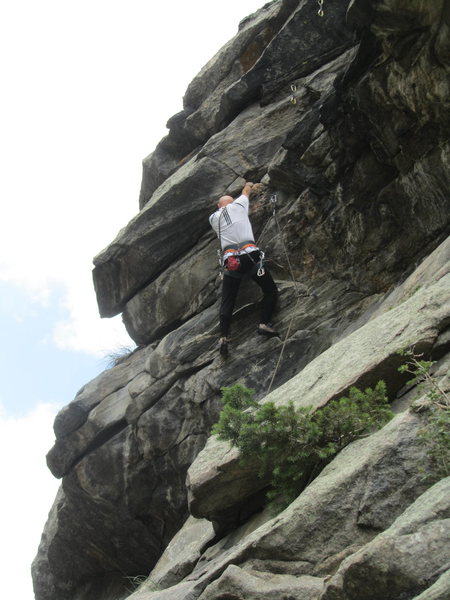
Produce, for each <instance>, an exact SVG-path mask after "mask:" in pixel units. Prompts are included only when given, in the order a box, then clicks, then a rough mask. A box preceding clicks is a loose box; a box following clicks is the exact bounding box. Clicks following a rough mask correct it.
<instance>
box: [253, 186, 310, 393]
mask: <svg viewBox="0 0 450 600" xmlns="http://www.w3.org/2000/svg"><path fill="white" fill-rule="evenodd" d="M270 203H271V204H272V205H273V213H272V216H273V218H274V219H275V223H276V226H277V229H278V233H279V234H280V239H281V243H282V245H283V250H284V253H285V256H286V261H287V264H288V266H289V271H290V273H291V278H292V282H293V284H294V290H295V293H296V296H297V300H296V302H295V306H294V309H293V311H292V312H293V314H292V317H291V319H290V321H289V325H288V328H287V330H286V335H285V336H284V340H283V344H282V346H281V350H280V354H279V356H278V360H277V363H276V365H275V368H274V370H273V373H272V377H271V379H270V383H269V387H268V388H267V394H270V392H271V390H272V385H273V382H274V380H275V376H276V374H277V372H278V369H279V367H280V364H281V359H282V358H283V354H284V349H285V347H286V343H287V341H288V338H289V334H290V332H291V328H292V323H293V322H294V318H295V312H296V310H297V305H298V303H299V301H300V298H302V297H305V296H311V297H313V298H317V294H315V293H314V292H312V293H308V292H307V293H301V292H300V291H299V289H298V284H297V280H296V279H295V275H294V270H293V268H292V264H291V260H290V258H289V252H288V250H287V247H286V243H285V240H284V235H283V231H282V229H281V227H280V223H279V222H278V218H277V212H276V206H277V195H276V194H272V196H271V198H270ZM266 226H267V223H266ZM264 229H265V228H264ZM264 229H263V231H264ZM261 236H262V232H261V235H260V236H259V239H261Z"/></svg>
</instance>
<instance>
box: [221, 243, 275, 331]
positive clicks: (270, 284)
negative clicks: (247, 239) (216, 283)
mask: <svg viewBox="0 0 450 600" xmlns="http://www.w3.org/2000/svg"><path fill="white" fill-rule="evenodd" d="M252 259H253V260H252ZM259 260H260V256H259V252H258V251H255V252H251V253H250V255H247V254H243V255H241V256H239V261H240V263H241V264H240V267H239V270H238V271H231V272H230V271H227V270H226V269H225V273H224V276H223V283H222V303H221V305H220V334H221V336H222V337H227V336H228V333H229V331H230V326H231V316H232V314H233V308H234V304H235V302H236V298H237V295H238V292H239V288H240V285H241V281H242V279H243V278H244V277H251V278H252V279H253V281H254V282H255V283H257V284H258V285H259V287H260V288H261V289H262V291H263V293H264V297H263V301H262V308H261V317H260V323H269V322H270V318H271V316H272V313H273V311H274V308H275V305H276V303H277V296H278V289H277V286H276V285H275V282H274V280H273V279H272V275H271V274H270V273H269V271H268V269H267V267H266V266H264V275H261V277H258V275H257V271H258V268H259V266H260V264H259Z"/></svg>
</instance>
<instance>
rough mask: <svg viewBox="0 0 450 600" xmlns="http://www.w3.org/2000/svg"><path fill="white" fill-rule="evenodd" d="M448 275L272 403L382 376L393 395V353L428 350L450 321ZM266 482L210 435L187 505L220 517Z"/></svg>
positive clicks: (329, 354)
mask: <svg viewBox="0 0 450 600" xmlns="http://www.w3.org/2000/svg"><path fill="white" fill-rule="evenodd" d="M449 289H450V275H449V274H447V275H444V276H443V277H442V278H441V279H440V280H439V281H438V282H437V283H435V284H434V285H431V286H430V287H426V288H423V289H420V290H418V291H417V292H416V293H415V294H414V295H413V296H412V297H411V298H410V299H408V300H406V301H404V302H403V303H401V304H400V305H399V306H397V307H396V308H393V309H392V310H389V311H388V312H386V313H383V314H382V315H380V316H379V317H378V318H376V319H373V320H371V321H369V323H367V324H366V325H365V326H363V327H361V328H360V329H358V330H357V331H355V332H354V333H352V334H350V335H349V336H347V337H345V338H344V339H342V340H341V341H339V342H338V343H336V344H334V345H333V346H332V347H331V348H329V349H328V350H327V351H326V352H324V353H323V354H321V355H320V356H319V357H317V358H316V359H315V360H313V361H312V362H310V363H309V364H308V365H307V366H306V367H305V368H304V369H303V370H302V371H301V372H300V373H299V374H298V375H297V376H295V377H293V378H292V379H290V380H289V381H288V382H287V383H285V384H284V385H283V386H280V387H279V388H278V389H276V390H275V391H273V392H272V393H271V394H269V395H268V396H266V398H265V400H267V401H269V400H271V401H273V402H275V403H277V402H278V403H283V404H284V403H287V402H289V401H293V402H294V404H295V405H297V406H308V405H311V406H315V407H320V406H323V405H324V404H326V403H327V402H329V401H330V400H332V399H333V398H337V397H339V396H344V395H345V393H346V391H347V390H348V389H349V388H350V387H351V386H352V385H355V386H357V387H360V388H362V389H364V387H367V386H368V385H369V384H372V385H373V384H374V383H375V382H376V381H378V380H379V379H384V380H385V381H386V383H387V385H388V390H389V393H390V395H391V397H393V396H394V395H395V393H396V392H397V391H398V390H399V389H400V388H401V387H402V385H403V383H404V380H403V379H402V377H401V376H400V374H399V373H398V371H397V368H398V366H399V365H400V364H401V362H402V358H401V357H400V356H398V355H397V354H396V353H397V352H398V351H399V350H401V349H403V348H405V347H407V346H409V345H411V344H413V345H415V346H416V348H417V351H419V349H420V348H422V349H423V350H427V349H429V348H430V347H431V346H432V345H433V343H434V342H435V341H436V339H437V337H438V334H439V331H440V330H441V329H444V328H445V327H446V325H447V324H448V323H449V321H450V296H449ZM263 486H264V482H262V481H261V480H260V479H258V477H257V476H256V473H254V470H253V471H252V469H250V468H249V469H243V467H242V466H241V465H240V463H239V453H238V452H237V450H236V449H230V447H229V446H228V444H227V443H225V442H220V441H218V440H216V439H215V438H213V437H212V438H210V439H209V441H208V443H207V445H206V447H205V448H204V449H203V450H202V452H201V453H200V455H199V456H198V457H197V459H196V461H195V462H194V464H193V465H192V466H191V467H190V469H189V472H188V479H187V487H188V490H189V508H190V512H191V514H193V515H194V516H196V517H206V518H210V519H212V518H213V519H216V520H217V519H220V515H221V513H222V512H224V511H229V510H230V509H231V508H232V507H233V505H234V504H238V505H239V504H241V503H242V499H243V497H245V496H247V495H250V494H251V493H253V492H256V491H257V490H258V489H260V488H261V487H263Z"/></svg>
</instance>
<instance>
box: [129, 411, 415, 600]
mask: <svg viewBox="0 0 450 600" xmlns="http://www.w3.org/2000/svg"><path fill="white" fill-rule="evenodd" d="M419 426H420V422H419V419H418V417H417V416H415V415H413V414H409V413H404V414H402V415H399V416H397V417H396V418H394V419H393V420H392V421H391V422H390V423H388V424H387V425H386V426H385V427H384V428H383V429H382V430H380V431H378V432H377V433H375V434H373V435H372V436H370V437H369V438H366V439H363V440H359V441H357V442H354V443H352V444H350V445H349V446H348V447H347V448H345V449H344V450H343V451H342V452H341V453H340V454H339V455H338V456H337V457H336V458H335V459H334V460H333V461H332V462H331V463H330V464H329V465H328V466H327V467H326V468H325V469H324V470H323V471H322V473H321V474H320V475H319V476H318V477H317V478H316V479H315V480H314V481H313V482H312V483H311V484H310V485H309V486H308V487H307V488H306V489H305V490H304V491H303V492H302V494H300V496H299V497H298V498H297V499H296V500H295V501H294V502H293V503H292V504H291V505H290V506H289V507H288V508H286V509H285V510H284V511H283V512H282V513H280V514H278V515H277V516H275V517H272V518H269V519H268V520H267V516H266V519H265V520H263V523H262V524H259V522H260V519H259V517H258V516H255V517H254V520H256V521H257V526H256V528H252V527H249V525H250V524H251V523H249V524H247V525H244V526H243V527H242V531H239V530H237V531H235V532H233V533H230V534H229V536H227V537H226V538H224V539H223V540H221V541H220V542H218V544H217V545H218V549H217V551H215V547H214V546H213V547H211V548H209V549H208V550H207V551H206V552H205V553H204V555H203V557H202V558H201V559H200V561H199V562H198V563H197V566H196V567H195V568H194V570H193V571H192V573H191V574H190V575H188V576H186V577H185V578H184V579H183V580H182V581H180V582H179V583H176V584H175V585H174V586H173V587H172V588H169V589H167V590H165V591H163V592H149V591H148V590H142V592H140V593H139V592H137V593H136V594H135V595H133V596H132V598H133V600H162V599H164V598H170V597H171V596H170V595H169V593H170V591H171V590H172V593H173V598H186V599H187V598H189V600H194V599H195V598H197V597H199V596H200V594H201V593H202V592H204V590H206V591H207V590H208V588H209V586H210V584H212V582H214V581H217V580H218V579H219V577H220V576H221V575H222V574H223V573H224V572H226V569H227V567H229V565H237V566H239V567H240V568H242V569H246V568H249V569H252V570H258V571H263V572H271V573H272V574H281V575H295V576H297V577H300V576H304V575H309V576H313V577H319V578H321V577H324V576H325V574H326V572H327V571H326V565H327V564H328V566H329V567H330V565H331V567H332V565H333V564H336V561H337V562H338V564H339V559H338V558H337V557H338V556H339V555H340V560H341V561H342V559H343V558H345V556H346V550H347V556H348V553H349V552H350V553H354V552H355V550H357V549H359V548H361V547H363V546H365V544H367V543H368V542H370V541H371V540H372V539H373V538H375V537H376V535H377V533H379V532H380V531H383V530H385V529H387V528H388V527H389V526H390V525H391V524H392V523H393V521H394V520H395V519H396V518H397V517H398V516H399V515H401V514H402V512H403V511H404V510H405V509H406V508H407V507H408V506H409V505H410V504H411V503H412V502H414V501H415V500H416V498H417V497H418V496H419V495H420V494H421V492H423V491H424V489H425V487H426V485H425V484H424V483H421V482H420V481H421V480H420V475H419V474H418V465H419V464H420V462H421V460H422V458H423V457H422V451H421V448H420V445H419V444H418V441H417V438H416V433H417V429H418V427H419ZM258 525H259V526H258ZM274 557H276V560H275V561H274V560H273V558H274ZM215 587H216V585H214V587H213V590H214V589H215ZM183 594H184V595H183ZM205 594H206V592H205Z"/></svg>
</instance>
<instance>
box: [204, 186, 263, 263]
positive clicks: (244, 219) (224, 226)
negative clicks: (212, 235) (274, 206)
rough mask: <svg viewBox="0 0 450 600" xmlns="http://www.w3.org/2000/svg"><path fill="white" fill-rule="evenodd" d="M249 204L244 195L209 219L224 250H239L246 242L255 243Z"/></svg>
mask: <svg viewBox="0 0 450 600" xmlns="http://www.w3.org/2000/svg"><path fill="white" fill-rule="evenodd" d="M248 204H249V203H248V198H247V196H244V195H242V196H239V198H236V200H235V201H234V202H230V204H227V206H223V207H222V208H219V209H218V210H216V212H215V213H213V214H212V215H211V216H210V217H209V222H210V224H211V227H212V228H213V229H214V231H215V232H216V234H217V237H219V238H220V245H221V247H222V250H224V249H225V248H227V247H228V246H233V247H234V248H236V249H238V248H239V247H240V246H242V244H243V243H244V242H254V239H255V238H254V236H253V230H252V226H251V223H250V220H249V218H248ZM219 220H220V236H219ZM252 250H254V248H252ZM243 252H245V250H244V251H243ZM239 254H241V252H239Z"/></svg>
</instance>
